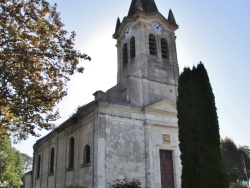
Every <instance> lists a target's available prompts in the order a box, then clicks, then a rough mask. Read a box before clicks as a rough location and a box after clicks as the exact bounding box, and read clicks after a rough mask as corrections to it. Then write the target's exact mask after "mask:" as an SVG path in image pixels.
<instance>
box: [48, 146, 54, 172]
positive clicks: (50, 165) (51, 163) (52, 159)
mask: <svg viewBox="0 0 250 188" xmlns="http://www.w3.org/2000/svg"><path fill="white" fill-rule="evenodd" d="M54 157H55V150H54V148H52V149H51V151H50V164H49V173H50V174H54Z"/></svg>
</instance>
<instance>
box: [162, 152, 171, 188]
mask: <svg viewBox="0 0 250 188" xmlns="http://www.w3.org/2000/svg"><path fill="white" fill-rule="evenodd" d="M160 163H161V188H174V172H173V157H172V151H168V150H160Z"/></svg>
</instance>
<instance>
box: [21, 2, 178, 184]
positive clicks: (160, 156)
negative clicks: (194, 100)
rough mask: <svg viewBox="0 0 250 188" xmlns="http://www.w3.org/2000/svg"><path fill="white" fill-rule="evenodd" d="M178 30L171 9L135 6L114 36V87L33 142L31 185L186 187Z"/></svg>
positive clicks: (118, 24)
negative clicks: (131, 181)
mask: <svg viewBox="0 0 250 188" xmlns="http://www.w3.org/2000/svg"><path fill="white" fill-rule="evenodd" d="M177 29H178V25H177V23H176V21H175V18H174V15H173V13H172V11H171V10H169V14H168V16H167V18H166V17H164V16H163V15H162V14H161V13H160V12H159V11H158V9H157V6H156V4H155V2H154V0H132V2H131V5H130V8H129V11H128V15H127V16H125V17H124V18H123V19H122V21H120V19H119V18H118V19H117V22H116V27H115V32H114V34H113V38H114V39H115V40H116V41H117V44H116V47H117V65H118V66H117V84H116V85H115V86H114V87H112V88H110V89H109V90H107V91H106V92H103V91H96V92H95V93H94V94H93V95H94V100H93V101H92V102H90V103H89V104H87V105H85V106H82V107H80V108H79V109H78V111H77V112H76V113H75V114H74V115H73V116H72V117H70V118H69V119H68V120H66V121H65V122H64V123H62V124H61V125H60V126H58V127H57V128H56V129H55V130H53V131H52V132H50V133H49V134H48V135H46V136H45V137H43V138H41V139H40V140H38V141H37V142H36V143H35V145H34V159H33V160H34V164H33V171H32V175H31V179H30V183H26V185H25V186H26V187H32V188H63V187H67V186H69V185H74V186H80V187H84V188H108V187H109V184H110V183H112V182H113V181H114V180H117V179H123V178H125V177H126V178H128V179H133V178H134V179H137V180H139V181H140V182H141V187H142V188H181V170H182V166H181V159H180V150H179V141H178V124H177V122H178V119H177V110H176V100H177V87H178V78H179V67H178V61H177V52H176V36H175V31H176V30H177ZM114 55H115V54H114Z"/></svg>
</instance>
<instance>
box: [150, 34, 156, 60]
mask: <svg viewBox="0 0 250 188" xmlns="http://www.w3.org/2000/svg"><path fill="white" fill-rule="evenodd" d="M149 54H150V55H154V56H157V46H156V38H155V36H154V35H153V34H150V35H149Z"/></svg>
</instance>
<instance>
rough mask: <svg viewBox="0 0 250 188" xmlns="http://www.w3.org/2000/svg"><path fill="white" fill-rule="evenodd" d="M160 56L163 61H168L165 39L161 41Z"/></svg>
mask: <svg viewBox="0 0 250 188" xmlns="http://www.w3.org/2000/svg"><path fill="white" fill-rule="evenodd" d="M161 56H162V58H163V59H169V53H168V42H167V40H166V39H164V38H162V39H161Z"/></svg>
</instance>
